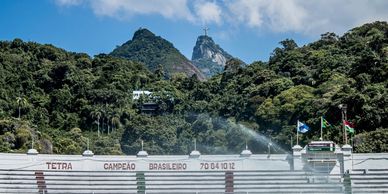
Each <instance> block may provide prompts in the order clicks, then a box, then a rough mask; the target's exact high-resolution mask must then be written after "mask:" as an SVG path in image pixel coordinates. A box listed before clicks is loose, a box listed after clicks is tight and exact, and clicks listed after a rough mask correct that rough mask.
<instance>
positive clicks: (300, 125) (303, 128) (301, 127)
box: [296, 121, 310, 133]
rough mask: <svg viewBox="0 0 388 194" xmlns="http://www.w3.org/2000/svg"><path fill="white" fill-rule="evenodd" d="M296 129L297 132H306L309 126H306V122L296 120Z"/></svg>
mask: <svg viewBox="0 0 388 194" xmlns="http://www.w3.org/2000/svg"><path fill="white" fill-rule="evenodd" d="M296 130H298V132H299V133H306V132H307V131H309V130H310V127H309V126H307V125H306V124H304V123H302V122H300V121H298V125H297V128H296Z"/></svg>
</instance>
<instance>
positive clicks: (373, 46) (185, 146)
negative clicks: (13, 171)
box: [0, 22, 388, 154]
mask: <svg viewBox="0 0 388 194" xmlns="http://www.w3.org/2000/svg"><path fill="white" fill-rule="evenodd" d="M240 63H241V62H240V61H238V60H230V61H228V62H227V64H226V67H225V70H224V72H223V73H222V74H219V75H217V76H214V77H212V78H211V79H209V80H207V81H203V82H201V81H199V80H198V79H197V77H196V76H195V75H194V76H191V77H187V76H186V75H184V74H174V75H173V76H172V77H171V78H170V79H165V76H164V75H165V72H163V68H157V69H156V70H155V72H150V71H148V70H147V68H146V67H145V66H144V65H142V64H138V63H136V62H131V61H128V60H126V59H120V58H115V57H113V56H109V55H104V54H101V55H98V56H95V57H94V58H91V57H90V56H88V55H86V54H82V53H72V52H67V51H65V50H62V49H59V48H56V47H54V46H52V45H41V44H38V43H33V42H23V41H22V40H20V39H15V40H13V41H2V42H0V151H1V152H23V153H24V152H26V150H27V149H28V148H29V147H30V146H31V143H32V139H34V140H35V141H34V147H35V148H37V149H38V151H39V152H40V153H61V154H81V153H82V151H83V150H85V149H86V144H87V139H88V138H89V139H90V143H91V145H90V147H91V149H92V150H93V151H94V152H95V153H96V154H136V153H137V151H138V150H139V149H140V141H141V140H144V142H145V149H146V150H147V151H148V153H149V154H172V153H175V154H188V153H189V152H190V151H191V150H192V149H193V143H192V142H193V139H194V138H195V139H196V141H197V143H198V146H197V148H198V150H199V151H201V153H239V152H240V151H241V150H242V149H243V148H244V147H245V142H246V141H248V145H249V147H250V149H251V150H252V151H253V152H254V153H264V152H266V150H267V145H266V144H263V143H260V140H258V139H255V138H254V136H252V133H247V131H246V129H251V130H253V131H255V132H257V133H259V134H264V135H266V136H267V137H269V138H270V139H271V140H272V141H273V142H275V143H277V144H279V145H280V146H281V147H282V148H283V149H284V150H290V146H291V144H292V143H291V141H290V140H291V137H292V136H293V137H294V138H293V139H294V144H295V135H296V134H295V127H296V126H295V125H296V121H297V120H301V121H304V122H306V123H307V125H309V126H310V127H311V128H312V129H311V130H310V131H309V132H307V133H305V134H303V135H300V141H301V144H302V145H304V144H306V143H307V142H308V141H310V140H317V139H318V138H319V136H320V130H319V127H320V116H324V117H325V118H326V120H327V121H329V122H330V123H331V124H332V127H330V128H328V129H327V130H325V131H324V139H331V140H334V141H336V142H337V143H340V144H342V143H343V142H342V133H340V128H341V111H340V109H339V108H338V105H339V104H347V106H348V109H347V115H348V120H349V121H351V122H353V123H354V124H355V131H356V132H355V137H354V146H355V151H356V152H387V151H388V140H387V137H388V89H387V88H388V76H387V72H388V24H387V23H386V22H375V23H371V24H365V25H363V26H361V27H358V28H354V29H352V30H350V31H348V32H347V33H345V34H344V35H343V36H341V37H339V36H337V35H335V34H333V33H325V34H323V35H322V36H321V39H320V40H318V41H316V42H313V43H310V44H308V45H305V46H302V47H298V45H296V43H295V42H294V41H293V40H291V39H287V40H283V41H281V42H280V47H279V48H276V49H274V51H273V53H272V55H271V57H270V59H269V61H268V62H255V63H253V64H250V65H247V66H244V67H241V66H240V65H241V64H240ZM133 90H149V91H152V92H153V95H152V96H153V97H152V98H151V99H146V98H143V97H142V98H141V99H140V100H136V101H135V100H132V91H133ZM148 101H153V102H155V103H157V104H158V106H159V109H158V110H157V111H155V112H154V113H153V114H144V113H141V110H140V109H141V105H142V103H143V102H148ZM275 151H276V150H275Z"/></svg>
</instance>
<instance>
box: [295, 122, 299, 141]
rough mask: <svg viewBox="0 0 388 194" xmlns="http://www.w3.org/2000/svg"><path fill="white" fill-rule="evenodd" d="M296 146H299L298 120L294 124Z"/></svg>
mask: <svg viewBox="0 0 388 194" xmlns="http://www.w3.org/2000/svg"><path fill="white" fill-rule="evenodd" d="M296 145H299V120H298V121H297V123H296Z"/></svg>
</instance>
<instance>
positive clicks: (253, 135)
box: [238, 124, 287, 153]
mask: <svg viewBox="0 0 388 194" xmlns="http://www.w3.org/2000/svg"><path fill="white" fill-rule="evenodd" d="M238 126H239V129H240V130H241V131H242V132H243V133H244V134H246V135H247V136H249V137H251V138H253V139H254V140H255V141H256V142H258V143H260V144H262V145H263V146H268V147H270V148H269V149H273V150H274V151H276V152H277V153H287V152H286V151H285V150H284V149H283V148H281V147H280V146H279V145H277V144H276V143H274V142H272V141H271V139H269V138H268V137H266V136H264V135H262V134H259V133H257V132H255V131H254V130H252V129H249V128H248V127H246V126H244V125H242V124H238Z"/></svg>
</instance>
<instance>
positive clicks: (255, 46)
mask: <svg viewBox="0 0 388 194" xmlns="http://www.w3.org/2000/svg"><path fill="white" fill-rule="evenodd" d="M377 20H378V21H388V1H386V0H36V1H34V0H17V1H15V0H1V1H0V40H7V41H11V40H13V39H15V38H21V39H22V40H24V41H33V42H38V43H43V44H53V45H54V46H57V47H60V48H63V49H65V50H67V51H72V52H83V53H87V54H89V55H90V56H94V55H96V54H99V53H110V52H111V51H112V50H113V49H114V48H116V46H119V45H121V44H123V43H125V42H126V41H128V40H130V39H132V36H133V33H134V32H135V31H136V30H137V29H139V28H147V29H149V30H151V31H152V32H153V33H155V34H156V35H158V36H161V37H163V38H165V39H167V40H168V41H170V42H171V43H173V44H174V46H175V47H176V48H177V49H178V50H179V51H181V52H182V54H183V55H185V56H186V57H187V58H188V59H191V55H192V51H193V47H194V45H195V42H196V39H197V37H198V36H199V35H203V34H204V31H203V29H204V28H205V27H208V28H209V32H208V35H209V36H210V37H212V38H213V40H214V41H215V42H216V43H217V44H218V45H220V46H221V47H222V48H223V49H224V50H225V51H227V52H228V53H230V54H231V55H233V56H234V57H238V58H240V59H242V60H243V61H244V62H246V63H252V62H253V61H258V60H261V61H268V59H269V57H270V55H271V52H272V51H273V50H274V49H275V48H276V47H280V45H279V42H280V41H282V40H284V39H287V38H288V39H293V40H294V41H295V42H296V43H297V44H298V45H299V46H303V45H305V44H308V43H311V42H313V41H316V40H318V39H319V38H320V35H321V34H323V33H325V32H334V33H336V34H338V35H342V34H343V33H345V32H347V31H348V30H350V29H351V28H354V27H357V26H360V25H362V24H365V23H368V22H373V21H377Z"/></svg>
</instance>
